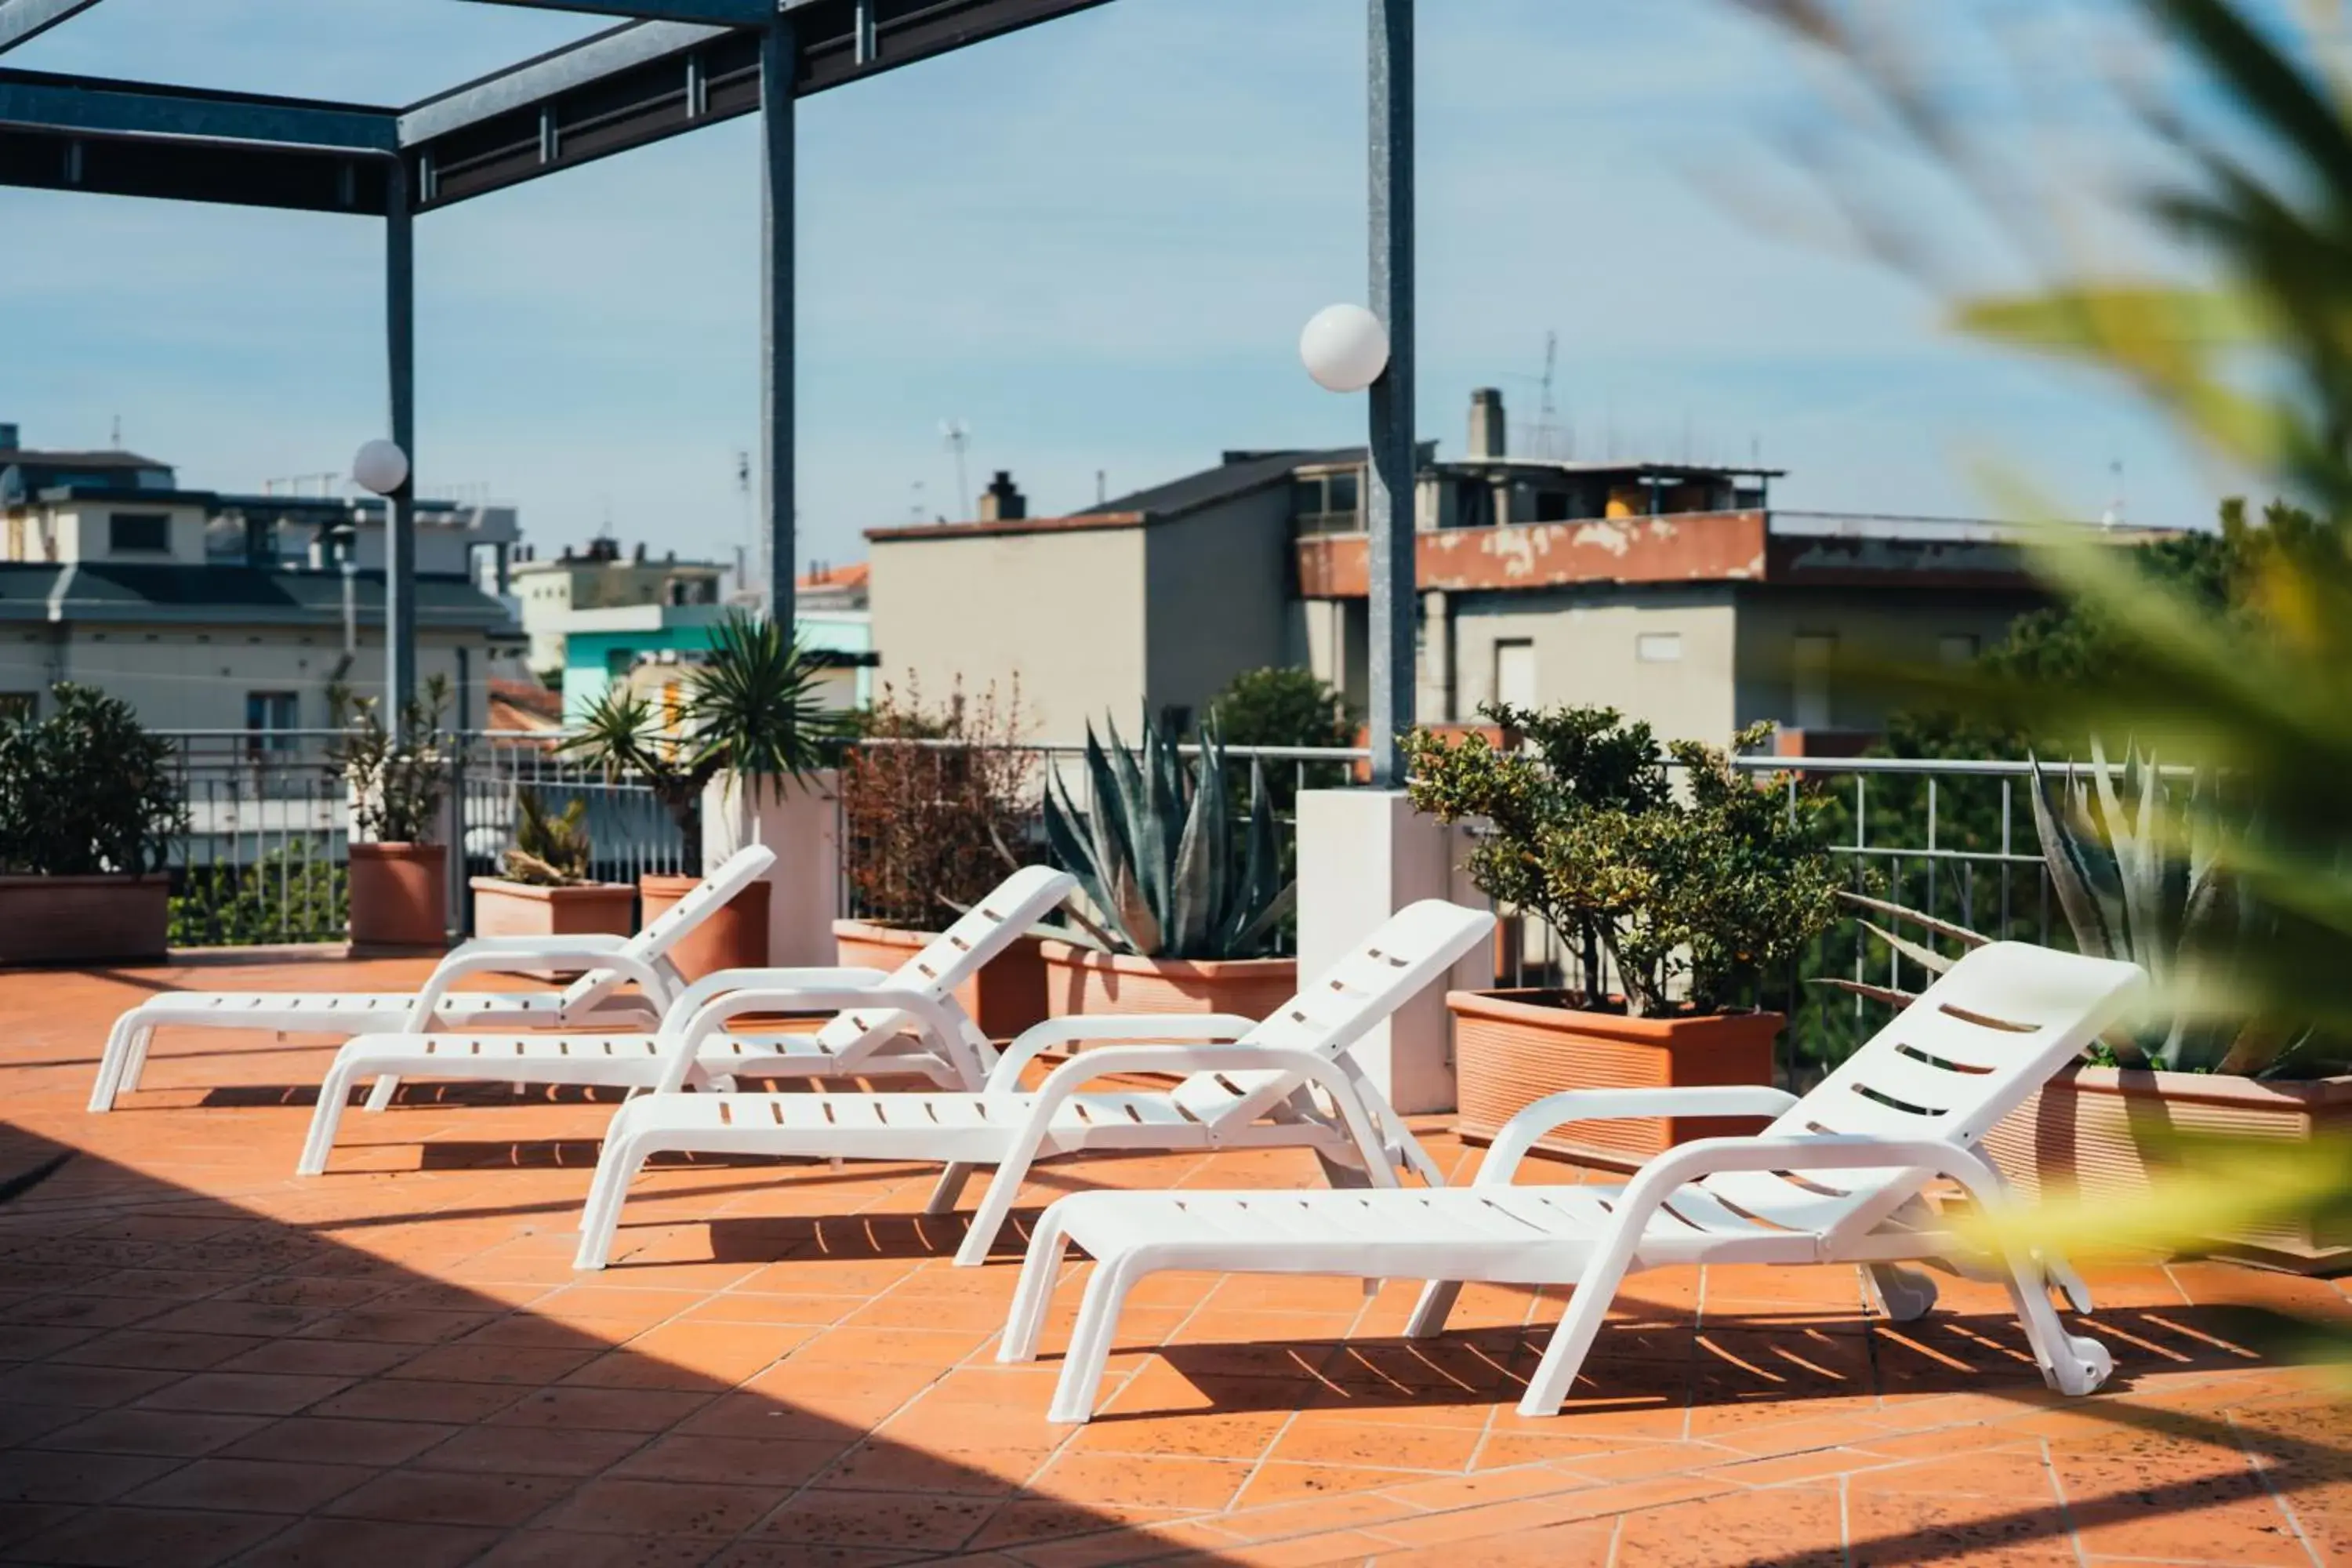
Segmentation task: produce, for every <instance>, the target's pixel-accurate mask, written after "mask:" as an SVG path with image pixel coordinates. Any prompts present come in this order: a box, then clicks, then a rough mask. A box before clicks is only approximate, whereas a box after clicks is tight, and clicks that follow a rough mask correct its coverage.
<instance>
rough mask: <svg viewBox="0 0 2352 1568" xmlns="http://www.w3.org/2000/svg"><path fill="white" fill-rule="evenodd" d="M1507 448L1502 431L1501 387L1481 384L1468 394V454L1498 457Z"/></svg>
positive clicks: (1506, 450)
mask: <svg viewBox="0 0 2352 1568" xmlns="http://www.w3.org/2000/svg"><path fill="white" fill-rule="evenodd" d="M1508 450H1509V442H1508V440H1507V437H1505V436H1504V433H1503V394H1502V391H1501V389H1499V388H1497V387H1492V386H1482V387H1480V388H1478V390H1477V391H1475V392H1473V393H1472V394H1471V395H1470V456H1471V457H1473V458H1500V457H1503V456H1505V455H1507V452H1508Z"/></svg>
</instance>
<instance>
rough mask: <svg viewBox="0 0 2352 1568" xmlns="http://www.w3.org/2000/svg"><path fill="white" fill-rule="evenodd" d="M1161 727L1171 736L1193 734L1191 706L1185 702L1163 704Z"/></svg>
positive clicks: (1161, 707) (1161, 708)
mask: <svg viewBox="0 0 2352 1568" xmlns="http://www.w3.org/2000/svg"><path fill="white" fill-rule="evenodd" d="M1160 728H1161V729H1163V730H1165V731H1168V732H1169V733H1170V734H1171V735H1178V736H1182V735H1189V734H1191V733H1192V706H1191V704H1189V703H1184V702H1169V703H1163V704H1162V705H1161V706H1160Z"/></svg>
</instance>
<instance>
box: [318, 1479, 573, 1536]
mask: <svg viewBox="0 0 2352 1568" xmlns="http://www.w3.org/2000/svg"><path fill="white" fill-rule="evenodd" d="M573 1485H574V1482H573V1481H572V1479H570V1478H568V1477H562V1476H528V1475H485V1474H479V1473H476V1472H468V1471H460V1470H417V1469H410V1470H393V1471H388V1472H386V1473H384V1474H383V1475H379V1476H378V1477H376V1478H375V1479H373V1480H372V1481H369V1482H367V1483H366V1484H365V1485H364V1486H361V1487H357V1488H354V1489H352V1490H351V1491H348V1492H346V1493H344V1494H343V1495H342V1496H341V1497H339V1498H337V1499H335V1500H333V1501H332V1502H330V1503H328V1504H326V1505H325V1506H324V1507H323V1508H321V1509H320V1510H319V1511H320V1512H321V1513H327V1514H332V1515H336V1516H339V1517H341V1516H349V1517H352V1518H355V1519H373V1520H416V1519H422V1520H431V1521H434V1522H435V1523H437V1524H468V1525H486V1526H495V1527H498V1528H500V1529H506V1528H510V1527H512V1526H514V1525H518V1524H520V1523H522V1522H523V1521H526V1520H528V1519H530V1517H531V1516H532V1515H534V1514H537V1513H539V1512H541V1510H545V1509H546V1508H547V1507H548V1506H549V1505H550V1504H551V1503H553V1502H554V1501H556V1500H558V1499H561V1498H563V1497H566V1496H568V1495H570V1493H571V1490H572V1486H573Z"/></svg>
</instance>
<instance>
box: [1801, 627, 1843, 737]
mask: <svg viewBox="0 0 2352 1568" xmlns="http://www.w3.org/2000/svg"><path fill="white" fill-rule="evenodd" d="M1836 664H1837V638H1836V637H1832V636H1830V635H1828V634H1826V633H1814V632H1806V633H1800V634H1799V635H1798V637H1797V641H1796V646H1795V647H1794V648H1793V649H1792V650H1791V654H1790V661H1789V673H1790V689H1791V693H1792V696H1793V699H1794V700H1793V701H1792V702H1791V704H1790V717H1791V718H1792V719H1793V720H1794V721H1795V722H1796V727H1797V728H1798V729H1800V730H1827V729H1830V728H1832V722H1831V714H1832V704H1831V701H1830V672H1831V670H1832V668H1834V667H1835V666H1836Z"/></svg>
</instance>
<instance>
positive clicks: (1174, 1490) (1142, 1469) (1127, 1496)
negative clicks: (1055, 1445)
mask: <svg viewBox="0 0 2352 1568" xmlns="http://www.w3.org/2000/svg"><path fill="white" fill-rule="evenodd" d="M1247 1479H1249V1467H1248V1466H1246V1465H1244V1464H1241V1463H1239V1462H1238V1461H1235V1460H1231V1459H1193V1458H1174V1457H1171V1456H1153V1457H1150V1458H1145V1457H1139V1456H1130V1455H1125V1454H1070V1455H1066V1456H1065V1457H1064V1458H1059V1459H1056V1460H1055V1461H1054V1463H1053V1464H1052V1465H1051V1466H1049V1467H1047V1468H1046V1469H1045V1473H1044V1474H1043V1475H1041V1476H1039V1477H1038V1478H1037V1481H1036V1483H1035V1489H1037V1490H1038V1491H1041V1492H1045V1493H1046V1494H1048V1495H1050V1496H1053V1497H1057V1498H1063V1499H1066V1500H1070V1501H1072V1502H1108V1503H1140V1504H1144V1505H1146V1506H1148V1507H1153V1508H1189V1509H1193V1510H1200V1511H1206V1510H1213V1509H1222V1508H1225V1507H1228V1506H1229V1505H1230V1504H1231V1503H1232V1501H1233V1500H1234V1496H1235V1495H1236V1494H1237V1493H1238V1492H1239V1491H1240V1490H1241V1488H1242V1483H1243V1482H1244V1481H1245V1480H1247Z"/></svg>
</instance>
